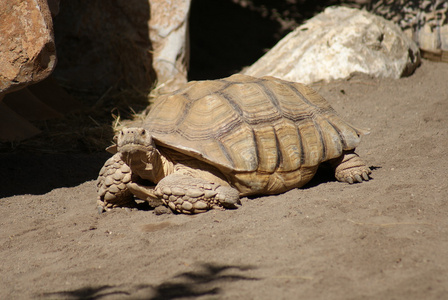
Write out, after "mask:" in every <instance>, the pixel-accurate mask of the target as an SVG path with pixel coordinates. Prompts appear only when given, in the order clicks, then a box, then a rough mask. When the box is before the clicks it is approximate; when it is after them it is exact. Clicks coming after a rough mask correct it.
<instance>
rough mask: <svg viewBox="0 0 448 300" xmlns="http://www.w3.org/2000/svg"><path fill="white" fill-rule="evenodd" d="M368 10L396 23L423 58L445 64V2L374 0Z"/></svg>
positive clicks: (447, 26)
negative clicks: (417, 47) (416, 46)
mask: <svg viewBox="0 0 448 300" xmlns="http://www.w3.org/2000/svg"><path fill="white" fill-rule="evenodd" d="M371 6H372V7H371V11H372V12H374V13H375V14H377V15H380V16H383V17H384V18H386V19H387V20H392V21H394V22H396V23H397V24H398V25H399V26H400V28H401V29H402V30H403V31H404V32H405V33H406V34H407V35H408V36H409V37H410V38H412V39H413V40H414V41H415V42H416V43H417V45H418V46H419V47H420V49H422V55H423V56H424V57H426V58H429V59H433V60H442V61H445V62H448V2H447V1H441V0H426V1H412V0H400V1H394V0H376V1H372V3H371Z"/></svg>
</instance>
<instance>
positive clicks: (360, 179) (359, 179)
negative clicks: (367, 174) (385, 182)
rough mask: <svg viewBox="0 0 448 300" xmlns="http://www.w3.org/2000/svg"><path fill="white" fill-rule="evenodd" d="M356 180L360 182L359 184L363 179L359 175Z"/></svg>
mask: <svg viewBox="0 0 448 300" xmlns="http://www.w3.org/2000/svg"><path fill="white" fill-rule="evenodd" d="M355 179H356V181H358V182H362V178H361V176H359V175H358V174H356V175H355Z"/></svg>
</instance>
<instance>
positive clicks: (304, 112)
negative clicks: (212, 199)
mask: <svg viewBox="0 0 448 300" xmlns="http://www.w3.org/2000/svg"><path fill="white" fill-rule="evenodd" d="M144 127H145V128H146V129H147V130H148V131H149V132H151V134H152V135H153V138H154V140H155V141H156V143H157V144H159V145H162V146H166V147H169V148H171V149H175V150H177V151H179V152H181V153H184V154H188V155H191V156H192V157H195V158H197V159H199V160H202V161H205V162H208V163H210V164H211V165H213V166H215V167H216V168H218V169H219V170H221V172H222V173H224V174H225V175H226V176H227V179H228V180H229V181H230V182H231V184H233V185H234V186H236V187H237V188H238V189H239V190H240V192H242V194H253V193H257V192H262V193H277V192H279V191H283V190H287V189H289V188H292V187H298V186H301V185H303V184H305V183H306V182H307V181H308V180H309V179H310V178H311V177H312V176H313V175H314V173H315V171H316V169H317V166H318V165H319V164H320V163H321V162H323V161H326V160H329V159H332V158H337V157H339V156H341V154H342V151H343V150H351V149H354V148H355V147H356V146H357V145H358V143H359V141H360V136H361V135H362V134H363V133H364V132H363V131H362V130H359V129H356V128H354V127H353V126H351V125H350V124H348V123H346V122H345V121H343V120H342V119H341V118H340V117H339V116H337V115H336V113H335V111H334V110H333V108H332V107H331V106H330V105H329V103H328V102H327V101H326V100H325V99H324V98H322V97H321V96H320V95H318V94H317V93H316V92H315V91H314V90H312V89H311V88H309V87H307V86H306V85H303V84H299V83H292V82H287V81H283V80H280V79H277V78H274V77H263V78H255V77H251V76H245V75H239V74H237V75H233V76H231V77H228V78H224V79H220V80H213V81H198V82H190V83H189V84H187V85H186V87H184V88H183V89H181V90H178V91H176V92H174V93H172V94H169V95H165V96H162V97H160V98H159V99H158V100H157V101H156V103H155V104H154V106H153V108H152V109H151V111H150V112H149V114H148V116H147V118H146V120H145V124H144Z"/></svg>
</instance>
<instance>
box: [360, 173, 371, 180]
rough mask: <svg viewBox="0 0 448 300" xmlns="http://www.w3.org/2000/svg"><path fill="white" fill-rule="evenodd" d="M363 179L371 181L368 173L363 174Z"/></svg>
mask: <svg viewBox="0 0 448 300" xmlns="http://www.w3.org/2000/svg"><path fill="white" fill-rule="evenodd" d="M362 178H364V180H365V181H368V180H369V179H370V177H369V174H367V173H366V172H364V173H362Z"/></svg>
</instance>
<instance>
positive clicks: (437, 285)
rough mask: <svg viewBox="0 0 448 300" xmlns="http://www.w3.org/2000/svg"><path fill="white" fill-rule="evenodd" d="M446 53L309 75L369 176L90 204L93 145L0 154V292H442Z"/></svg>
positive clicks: (445, 268) (447, 211) (231, 295)
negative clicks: (204, 204) (209, 206)
mask: <svg viewBox="0 0 448 300" xmlns="http://www.w3.org/2000/svg"><path fill="white" fill-rule="evenodd" d="M447 78H448V64H443V63H432V62H428V61H424V62H423V64H422V66H421V67H420V68H419V69H417V71H416V72H415V74H414V75H412V76H411V77H409V78H404V79H400V80H391V79H383V80H378V79H371V78H367V77H365V76H355V77H353V78H352V79H350V80H345V81H339V82H334V83H329V84H322V85H315V86H314V87H315V88H316V89H318V90H319V92H320V93H321V94H322V95H324V96H325V97H326V98H327V99H328V100H329V102H330V103H332V105H333V106H334V107H335V109H336V110H337V111H338V112H339V113H340V114H341V115H342V116H344V117H345V118H346V119H347V120H350V122H351V123H353V124H355V125H357V126H359V127H364V128H370V129H371V134H370V135H368V136H365V137H364V139H363V141H362V144H361V146H360V147H359V148H358V153H359V154H360V155H361V156H362V157H363V158H364V159H365V160H366V161H367V162H368V165H369V166H372V169H373V175H372V176H373V180H371V181H369V182H366V183H362V184H354V185H348V184H343V183H339V182H336V181H335V180H334V178H333V177H332V175H331V173H330V172H329V171H328V169H325V168H324V169H322V170H321V171H320V172H319V173H318V176H316V178H315V179H314V180H313V181H312V182H311V183H310V184H308V185H307V186H306V187H305V188H303V189H296V190H292V191H289V192H287V193H284V194H282V195H276V196H268V197H259V198H251V199H248V198H243V199H242V204H243V205H242V206H241V207H240V208H239V209H236V210H226V211H219V210H214V211H210V212H207V213H204V214H200V215H194V216H188V215H161V216H157V215H155V214H154V213H153V212H152V211H127V210H121V209H120V210H115V211H112V212H107V213H104V214H102V215H99V214H98V213H97V211H96V209H95V202H96V194H95V193H96V191H95V178H96V175H97V172H98V170H99V169H100V167H101V165H102V163H103V162H104V161H105V159H106V158H107V157H108V155H107V154H105V153H99V154H42V153H41V154H32V153H31V154H23V153H9V154H0V166H1V168H0V177H1V179H2V181H1V188H0V194H1V197H3V198H1V199H0V216H1V218H0V226H1V230H0V241H1V243H0V257H1V262H0V299H30V298H34V299H41V298H42V299H178V298H183V299H189V298H191V299H192V298H195V299H448V217H447V216H448V202H447V200H448V191H447V188H448V180H447V179H446V178H447V177H448V176H447V175H448V159H447V155H448V118H447V113H448V85H447V83H446V82H447Z"/></svg>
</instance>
